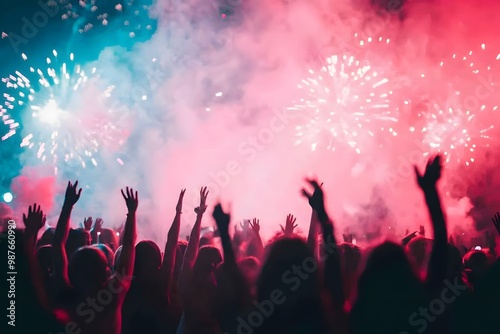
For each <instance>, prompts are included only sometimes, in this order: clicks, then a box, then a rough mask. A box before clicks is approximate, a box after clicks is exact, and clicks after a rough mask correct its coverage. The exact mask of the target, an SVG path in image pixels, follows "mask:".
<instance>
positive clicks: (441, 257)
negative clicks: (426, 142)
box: [415, 155, 448, 293]
mask: <svg viewBox="0 0 500 334" xmlns="http://www.w3.org/2000/svg"><path fill="white" fill-rule="evenodd" d="M441 169H442V167H441V157H440V156H439V155H438V156H436V157H433V158H430V159H429V161H428V162H427V166H426V168H425V173H424V174H423V175H421V174H420V172H419V170H418V168H417V167H415V175H416V178H417V183H418V185H419V186H420V189H422V191H423V193H424V195H425V202H426V204H427V209H428V210H429V215H430V218H431V221H432V228H433V230H434V242H433V245H432V251H431V256H430V260H429V268H428V271H427V282H426V284H427V287H428V289H429V291H430V292H431V293H435V292H438V290H439V289H440V286H441V284H442V283H443V280H444V279H445V277H446V267H447V256H448V248H447V243H448V234H447V230H446V222H445V219H444V214H443V210H442V208H441V200H440V197H439V194H438V191H437V188H436V183H437V181H438V180H439V178H440V177H441Z"/></svg>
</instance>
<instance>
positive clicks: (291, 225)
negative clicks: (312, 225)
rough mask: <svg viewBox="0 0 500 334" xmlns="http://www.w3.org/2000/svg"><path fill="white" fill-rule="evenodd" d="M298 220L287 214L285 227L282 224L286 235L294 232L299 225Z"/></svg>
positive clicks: (282, 229)
mask: <svg viewBox="0 0 500 334" xmlns="http://www.w3.org/2000/svg"><path fill="white" fill-rule="evenodd" d="M296 221H297V218H295V217H294V216H293V215H291V214H289V215H288V216H286V222H285V227H283V226H281V225H280V227H281V231H282V232H283V233H284V234H285V235H286V236H290V235H292V234H293V230H294V229H295V228H296V227H297V226H298V224H295V222H296Z"/></svg>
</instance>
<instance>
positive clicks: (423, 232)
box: [418, 225, 425, 237]
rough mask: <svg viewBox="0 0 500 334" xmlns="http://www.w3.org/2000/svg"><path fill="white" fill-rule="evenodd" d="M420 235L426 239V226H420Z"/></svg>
mask: <svg viewBox="0 0 500 334" xmlns="http://www.w3.org/2000/svg"><path fill="white" fill-rule="evenodd" d="M418 234H420V235H421V236H423V237H425V227H424V225H420V229H419V231H418Z"/></svg>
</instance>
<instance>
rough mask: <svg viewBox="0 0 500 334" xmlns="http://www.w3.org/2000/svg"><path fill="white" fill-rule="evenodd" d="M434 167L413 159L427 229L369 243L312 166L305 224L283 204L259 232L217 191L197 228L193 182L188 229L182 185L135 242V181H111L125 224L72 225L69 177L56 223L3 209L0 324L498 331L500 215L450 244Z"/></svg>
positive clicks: (36, 210)
mask: <svg viewBox="0 0 500 334" xmlns="http://www.w3.org/2000/svg"><path fill="white" fill-rule="evenodd" d="M441 172H442V161H441V157H440V156H435V157H433V158H431V159H429V161H428V163H427V166H426V168H425V170H424V171H423V173H422V172H421V171H420V170H419V169H418V168H417V167H415V178H416V187H415V189H416V190H415V191H418V188H419V189H420V191H421V192H422V194H423V199H424V200H425V203H426V205H427V209H428V213H429V217H430V221H431V223H432V229H433V231H432V234H433V236H434V238H433V240H429V239H427V238H425V237H424V235H425V233H426V232H425V230H424V229H423V227H421V229H420V231H417V232H414V233H409V231H408V233H406V234H407V235H406V236H403V237H404V238H401V239H402V240H401V242H399V243H394V242H389V241H386V242H383V243H381V244H379V245H376V246H374V247H370V248H368V249H362V248H360V247H359V246H356V245H355V244H353V238H352V236H349V235H344V240H343V242H340V241H339V240H337V239H336V235H339V234H338V233H336V232H338V231H336V230H335V228H336V224H335V220H334V219H333V218H332V217H331V216H330V215H329V213H328V210H327V207H326V201H325V194H324V191H323V188H322V184H320V183H318V181H316V180H314V179H307V180H306V184H305V187H304V189H302V195H303V196H304V198H305V200H307V201H308V203H309V205H310V209H311V221H310V226H309V231H308V234H307V236H306V237H303V236H301V235H298V234H296V233H295V228H296V227H297V224H296V220H295V218H294V217H293V216H292V215H289V216H287V217H286V219H285V223H284V224H283V225H280V226H278V224H277V230H280V232H279V233H277V234H276V236H275V237H274V238H272V239H271V240H268V241H264V240H263V239H262V238H261V235H260V222H259V220H258V219H253V220H252V221H245V222H243V223H241V224H240V223H234V222H231V216H230V213H229V212H225V211H224V209H223V208H222V206H221V204H218V205H216V206H215V208H213V211H212V217H213V219H214V221H215V224H216V230H215V232H214V233H212V234H211V235H209V236H206V235H204V236H202V222H203V218H204V216H205V215H206V211H207V204H206V203H207V198H208V196H209V191H208V189H207V188H206V187H204V188H202V189H201V190H200V201H199V206H198V207H197V208H196V209H195V212H196V221H195V223H194V225H193V227H192V230H191V233H190V235H189V238H188V240H180V238H179V235H180V231H181V226H182V224H184V222H183V221H182V213H183V212H182V210H183V199H184V194H185V189H183V190H181V191H180V193H179V198H178V201H177V204H176V214H175V217H174V219H173V222H172V224H171V226H170V229H169V231H168V236H167V242H166V244H165V245H164V247H161V248H160V246H162V245H160V246H159V245H157V244H156V243H155V242H153V241H150V240H142V241H139V242H138V240H137V228H136V218H137V217H136V216H137V209H138V207H139V205H140V200H139V193H138V191H136V190H134V189H130V188H125V189H124V190H122V196H123V200H124V203H125V205H124V207H123V210H124V211H125V209H126V210H127V211H126V212H127V218H126V222H125V224H124V226H123V229H121V230H113V229H109V228H106V227H105V224H104V221H103V220H102V219H96V220H95V221H94V220H93V219H92V218H90V217H89V218H86V219H85V220H84V221H83V224H82V227H81V228H76V229H73V228H71V227H70V219H71V213H72V210H73V207H74V206H75V205H77V204H78V200H79V199H80V197H81V196H85V194H82V190H81V189H80V188H79V187H78V181H76V182H75V183H71V182H68V185H67V189H66V193H65V197H64V202H63V204H62V209H61V213H60V216H59V220H58V221H57V225H56V226H55V228H48V229H46V230H45V231H43V233H41V230H42V229H44V226H45V225H46V221H45V216H44V212H43V209H42V208H41V207H40V206H39V205H37V204H34V205H32V206H30V207H29V208H28V210H27V212H26V213H25V214H24V215H23V222H24V225H25V229H23V230H21V229H19V228H17V229H11V228H10V225H8V222H7V219H6V220H5V222H6V223H5V226H4V227H5V228H6V230H5V231H4V232H3V238H2V239H1V240H2V242H1V243H0V245H1V248H2V254H7V253H8V250H9V249H11V248H9V247H11V244H10V243H9V242H6V241H7V240H8V235H9V234H14V235H15V241H16V242H15V264H16V270H17V276H16V282H15V285H16V289H15V290H16V298H15V305H16V311H15V326H13V324H14V323H12V322H11V323H10V324H9V323H8V322H9V321H11V320H9V317H7V321H6V322H7V330H8V331H7V332H3V333H25V334H31V333H33V334H38V333H47V334H48V333H53V334H56V333H57V334H59V333H67V334H80V333H81V334H86V333H88V334H120V333H123V334H136V333H137V334H139V333H141V334H142V333H147V334H156V333H158V334H163V333H172V334H174V333H178V334H219V333H220V334H226V333H227V334H252V333H256V334H261V333H262V334H271V333H272V334H279V333H283V334H285V333H286V334H288V333H295V334H309V333H310V334H316V333H318V334H321V333H325V334H326V333H345V334H413V333H436V334H446V333H468V334H498V333H500V261H499V260H498V257H497V255H498V254H497V250H496V248H497V247H496V243H495V240H500V238H499V237H500V214H497V215H496V216H495V217H493V218H492V226H491V227H492V230H496V232H497V235H496V236H495V235H493V234H492V233H490V234H488V238H487V240H488V245H485V246H487V247H484V248H482V249H479V248H470V246H467V245H461V244H459V243H458V242H457V241H456V240H454V238H452V237H450V235H449V233H448V230H447V224H446V218H445V215H444V213H443V207H442V205H441V200H440V195H439V192H438V190H437V187H436V184H437V182H438V180H439V179H440V177H441ZM231 224H232V225H231ZM232 226H234V228H233V227H232ZM233 230H234V233H233ZM40 234H41V235H40ZM216 238H218V239H220V242H217V243H215V242H214V239H216ZM216 245H221V246H216ZM2 263H7V262H6V261H2ZM3 271H4V272H8V271H9V268H7V267H5V268H4V270H3Z"/></svg>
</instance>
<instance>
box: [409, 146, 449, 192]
mask: <svg viewBox="0 0 500 334" xmlns="http://www.w3.org/2000/svg"><path fill="white" fill-rule="evenodd" d="M413 167H414V169H415V175H416V177H417V183H418V185H419V186H420V188H422V189H423V190H425V189H429V188H433V187H435V186H436V182H437V181H438V180H439V178H440V177H441V171H442V169H443V167H442V165H441V156H440V155H436V156H434V157H431V158H429V160H428V161H427V166H426V167H425V173H424V174H423V175H422V174H420V171H419V170H418V167H417V166H413Z"/></svg>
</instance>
